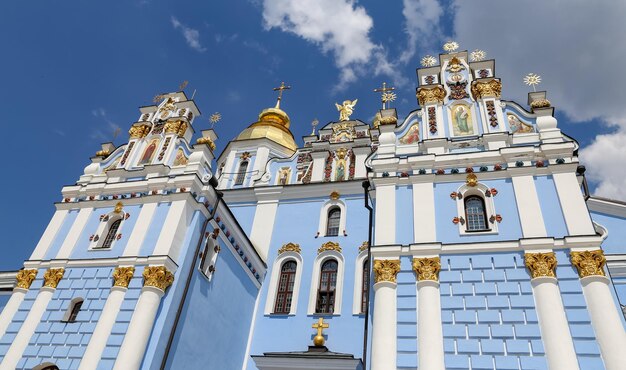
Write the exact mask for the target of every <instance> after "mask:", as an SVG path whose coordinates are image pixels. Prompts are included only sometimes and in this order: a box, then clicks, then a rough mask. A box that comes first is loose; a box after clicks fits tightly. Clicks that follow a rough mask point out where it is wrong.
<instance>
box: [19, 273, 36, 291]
mask: <svg viewBox="0 0 626 370" xmlns="http://www.w3.org/2000/svg"><path fill="white" fill-rule="evenodd" d="M36 277H37V270H36V269H32V270H20V271H18V272H17V275H16V276H15V278H16V279H17V284H16V285H15V287H16V288H22V289H28V288H30V285H31V284H32V283H33V280H35V278H36Z"/></svg>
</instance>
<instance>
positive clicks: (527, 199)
mask: <svg viewBox="0 0 626 370" xmlns="http://www.w3.org/2000/svg"><path fill="white" fill-rule="evenodd" d="M511 181H512V183H513V191H514V193H515V203H516V204H517V211H518V213H519V219H520V225H521V227H522V235H524V237H525V238H533V237H545V236H546V235H547V233H546V226H545V223H544V220H543V214H542V212H541V205H540V204H539V198H538V197H537V188H536V186H535V179H534V178H533V176H530V175H525V176H512V178H511ZM552 206H553V207H554V206H556V204H555V205H552Z"/></svg>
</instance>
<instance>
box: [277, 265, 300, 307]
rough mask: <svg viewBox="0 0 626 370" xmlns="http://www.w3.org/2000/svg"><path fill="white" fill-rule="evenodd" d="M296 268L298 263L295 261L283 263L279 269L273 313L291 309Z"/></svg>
mask: <svg viewBox="0 0 626 370" xmlns="http://www.w3.org/2000/svg"><path fill="white" fill-rule="evenodd" d="M297 268H298V265H297V264H296V262H295V261H287V262H285V263H283V267H282V268H281V269H280V280H278V291H277V292H276V304H275V305H274V313H282V314H288V313H289V312H290V311H291V300H292V298H293V286H294V282H295V280H296V269H297Z"/></svg>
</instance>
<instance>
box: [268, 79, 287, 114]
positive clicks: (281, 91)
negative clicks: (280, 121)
mask: <svg viewBox="0 0 626 370" xmlns="http://www.w3.org/2000/svg"><path fill="white" fill-rule="evenodd" d="M289 89H291V86H287V85H285V82H284V81H283V82H281V83H280V86H279V87H275V88H273V89H272V90H274V91H278V99H276V106H275V107H274V108H276V109H280V101H281V99H282V98H283V91H284V90H289Z"/></svg>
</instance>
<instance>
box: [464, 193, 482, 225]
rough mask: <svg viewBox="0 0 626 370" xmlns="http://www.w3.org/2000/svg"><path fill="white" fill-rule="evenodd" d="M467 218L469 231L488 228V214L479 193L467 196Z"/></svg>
mask: <svg viewBox="0 0 626 370" xmlns="http://www.w3.org/2000/svg"><path fill="white" fill-rule="evenodd" d="M465 219H466V221H467V231H481V230H487V214H486V212H485V201H483V198H481V197H479V196H477V195H470V196H469V197H467V198H465Z"/></svg>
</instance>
